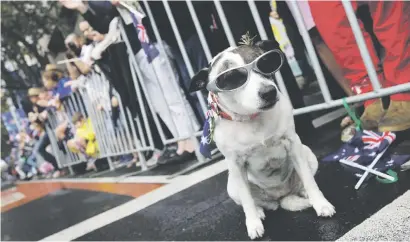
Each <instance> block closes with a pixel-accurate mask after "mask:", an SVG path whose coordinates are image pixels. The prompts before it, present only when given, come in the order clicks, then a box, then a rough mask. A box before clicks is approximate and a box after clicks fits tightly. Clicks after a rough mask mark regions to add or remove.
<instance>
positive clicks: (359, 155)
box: [322, 130, 410, 177]
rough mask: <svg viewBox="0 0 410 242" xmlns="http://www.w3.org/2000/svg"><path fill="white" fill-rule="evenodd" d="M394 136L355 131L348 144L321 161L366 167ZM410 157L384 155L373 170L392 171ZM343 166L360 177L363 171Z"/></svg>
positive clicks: (385, 133) (387, 133)
mask: <svg viewBox="0 0 410 242" xmlns="http://www.w3.org/2000/svg"><path fill="white" fill-rule="evenodd" d="M395 139H396V135H395V134H394V133H392V132H382V133H381V132H373V131H368V130H363V131H357V132H356V134H355V135H354V136H353V138H352V139H350V140H349V141H348V142H346V143H345V144H343V146H342V147H341V148H340V149H339V150H338V151H337V152H335V153H333V154H330V155H328V156H326V157H324V158H323V159H322V161H323V162H335V161H337V162H338V161H339V160H341V159H343V160H347V161H351V162H356V163H358V164H360V165H363V166H368V165H370V163H372V161H373V160H374V159H375V158H376V156H377V155H378V154H380V153H381V152H383V151H384V150H385V149H387V148H388V147H389V146H390V145H391V144H392V143H393V141H394V140H395ZM409 159H410V155H392V154H389V153H387V152H386V153H384V155H383V156H382V157H381V158H380V160H379V161H378V162H377V163H376V165H375V166H374V167H373V169H374V170H377V171H380V172H384V171H387V170H388V169H394V168H396V167H399V166H401V165H402V164H404V163H406V162H407V161H408V160H409ZM343 166H344V167H345V168H346V169H348V170H350V171H352V172H353V173H354V174H355V175H356V176H358V177H360V176H361V175H362V174H363V173H364V171H363V170H361V169H358V168H354V167H350V166H347V165H344V164H343Z"/></svg>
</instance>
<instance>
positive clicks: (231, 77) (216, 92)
mask: <svg viewBox="0 0 410 242" xmlns="http://www.w3.org/2000/svg"><path fill="white" fill-rule="evenodd" d="M276 46H277V44H276V43H275V42H273V41H260V42H258V43H256V44H252V43H249V44H247V45H241V46H239V47H236V48H228V49H226V50H225V51H223V52H221V53H220V54H218V55H217V56H216V57H215V58H214V59H213V60H212V62H211V63H210V66H209V68H205V69H203V70H201V71H200V72H198V73H197V74H196V75H195V76H194V77H193V79H192V84H191V91H196V90H200V89H204V88H207V89H208V90H209V91H210V95H211V99H212V100H213V102H214V104H216V106H217V109H218V112H217V113H219V114H220V115H219V117H220V118H218V119H217V120H216V121H215V125H214V133H213V137H214V141H215V142H216V145H217V147H218V148H219V150H220V151H221V152H222V154H223V155H224V156H225V158H226V161H227V163H228V171H229V176H228V185H227V190H228V194H229V196H230V197H231V198H232V199H233V200H234V201H235V203H237V204H239V205H242V207H243V210H244V212H245V216H246V227H247V230H248V235H249V237H250V238H251V239H255V238H258V237H261V236H262V235H263V234H264V227H263V224H262V220H263V219H264V218H265V214H264V210H263V209H268V210H269V209H270V210H275V209H277V208H278V206H279V205H280V206H281V207H282V208H284V209H286V210H290V211H299V210H302V209H305V208H308V207H311V206H313V208H314V209H315V210H316V213H317V215H318V216H324V217H329V216H332V215H333V214H334V213H335V209H334V207H333V205H332V204H330V203H329V202H328V201H327V200H326V198H325V197H324V196H323V194H322V192H321V191H320V190H319V187H318V185H317V184H316V181H315V179H314V175H315V173H316V171H317V168H318V161H317V159H316V156H315V155H314V154H313V152H312V151H311V150H310V148H308V147H307V146H305V145H303V144H302V143H301V140H300V139H299V136H298V135H297V134H296V132H295V125H294V121H293V114H292V106H291V104H290V101H289V100H288V99H287V98H286V97H285V96H283V94H282V93H281V92H280V91H279V90H278V88H277V86H276V85H275V82H274V77H273V76H274V73H275V72H276V71H278V70H279V68H280V67H281V65H282V64H283V61H284V57H283V54H282V53H281V52H280V51H279V50H277V49H275V47H276ZM285 81H286V80H285Z"/></svg>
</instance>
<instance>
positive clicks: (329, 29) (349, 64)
mask: <svg viewBox="0 0 410 242" xmlns="http://www.w3.org/2000/svg"><path fill="white" fill-rule="evenodd" d="M309 5H310V10H311V12H312V16H313V18H314V20H315V23H316V27H317V29H318V30H319V33H320V35H321V36H322V38H323V40H324V41H325V43H326V45H327V46H328V47H329V49H330V50H331V51H332V53H333V55H334V57H335V59H336V61H337V63H338V64H339V66H340V67H342V69H343V75H344V77H345V78H346V79H347V80H349V82H350V86H351V88H352V89H353V91H355V93H356V94H361V93H366V92H369V91H371V90H372V86H371V83H370V82H369V80H368V78H367V71H366V67H365V65H364V63H363V60H362V57H361V55H360V51H359V47H358V46H357V43H356V40H355V37H354V35H353V31H352V29H351V27H350V24H349V21H348V19H347V17H346V13H345V11H344V8H343V5H342V3H341V2H340V1H329V2H315V1H310V2H309ZM352 5H353V8H354V9H355V10H356V9H357V2H355V1H352ZM359 24H360V28H361V30H362V33H363V36H364V39H365V41H366V45H367V48H368V50H369V53H370V57H371V59H372V61H373V65H374V66H375V67H376V68H377V66H378V63H379V59H378V57H377V54H376V51H375V49H374V46H373V42H372V39H371V37H370V35H369V34H368V33H367V32H366V31H364V27H363V24H362V23H361V22H360V21H359ZM376 71H377V72H381V70H379V69H378V70H376ZM370 103H371V102H367V104H366V105H368V104H370Z"/></svg>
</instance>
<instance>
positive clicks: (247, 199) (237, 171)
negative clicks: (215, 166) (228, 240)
mask: <svg viewBox="0 0 410 242" xmlns="http://www.w3.org/2000/svg"><path fill="white" fill-rule="evenodd" d="M228 168H229V178H228V179H230V181H228V182H232V183H233V185H234V186H235V187H236V188H235V191H234V192H235V195H234V196H235V198H234V200H239V201H238V202H240V204H241V205H242V208H243V211H244V213H245V217H246V228H247V230H248V236H249V237H250V238H251V239H256V238H258V237H262V235H263V234H264V232H265V229H264V227H263V224H262V220H261V219H263V218H264V214H263V209H261V208H258V207H257V206H256V204H255V201H254V199H253V198H252V194H251V190H250V187H249V181H248V175H247V174H246V168H245V167H243V166H240V165H239V164H238V163H237V162H235V161H228ZM228 186H229V185H228ZM230 195H231V196H232V194H230Z"/></svg>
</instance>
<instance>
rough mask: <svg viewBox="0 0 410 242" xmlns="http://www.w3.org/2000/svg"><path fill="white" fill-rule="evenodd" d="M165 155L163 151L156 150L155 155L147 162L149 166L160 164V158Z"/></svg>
mask: <svg viewBox="0 0 410 242" xmlns="http://www.w3.org/2000/svg"><path fill="white" fill-rule="evenodd" d="M162 154H163V152H162V150H158V149H155V150H154V153H153V154H152V156H151V158H150V159H149V160H147V166H148V167H151V166H155V165H157V163H158V160H159V158H160V157H161V155H162Z"/></svg>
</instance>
